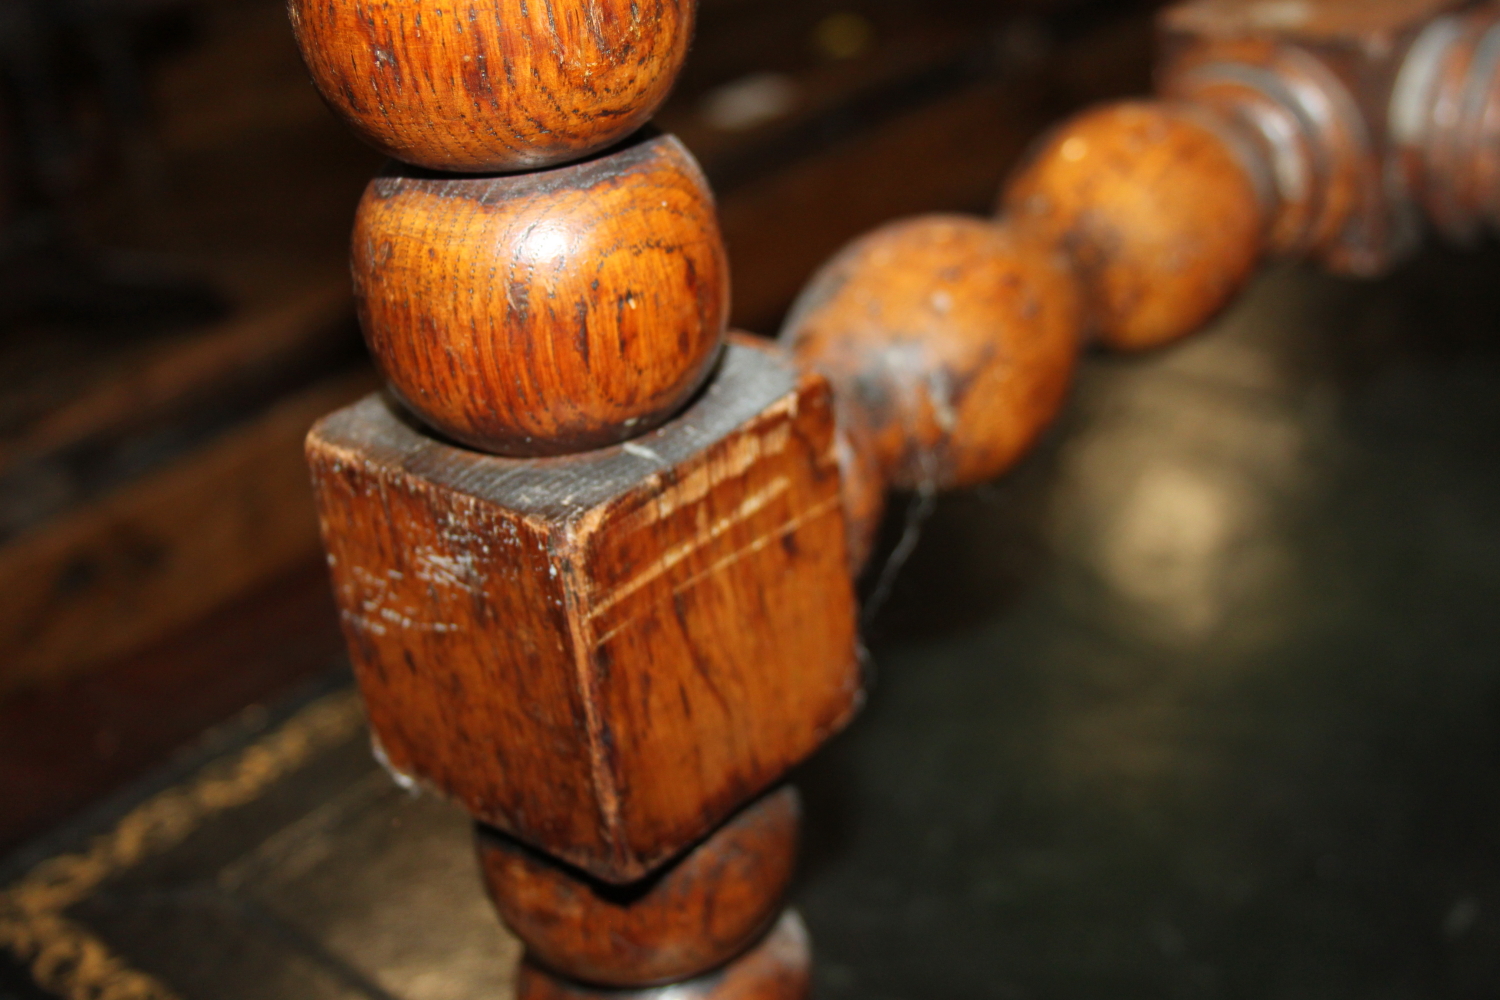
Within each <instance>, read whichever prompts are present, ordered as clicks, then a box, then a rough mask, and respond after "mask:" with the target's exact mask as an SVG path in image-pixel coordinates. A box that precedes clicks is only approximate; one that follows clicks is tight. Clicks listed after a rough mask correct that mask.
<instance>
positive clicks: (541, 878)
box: [477, 786, 802, 986]
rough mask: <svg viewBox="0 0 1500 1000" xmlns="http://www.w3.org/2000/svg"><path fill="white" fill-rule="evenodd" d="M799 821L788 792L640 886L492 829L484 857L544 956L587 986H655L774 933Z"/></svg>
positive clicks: (507, 914)
mask: <svg viewBox="0 0 1500 1000" xmlns="http://www.w3.org/2000/svg"><path fill="white" fill-rule="evenodd" d="M801 818H802V803H801V800H800V799H799V798H798V796H797V792H796V790H795V789H794V788H792V787H790V786H786V787H783V788H780V789H778V790H777V791H775V792H772V793H771V794H769V795H767V796H764V797H762V798H761V799H759V800H758V801H756V802H754V803H752V804H751V805H749V806H747V807H746V808H745V809H743V810H741V811H740V813H739V814H738V815H737V816H735V817H734V818H733V819H732V820H730V821H729V822H728V823H726V824H725V825H724V826H722V827H720V828H719V829H718V830H716V831H715V832H714V833H713V834H712V835H711V836H710V837H709V838H708V839H707V840H705V841H704V842H703V843H701V844H698V845H697V846H695V847H694V848H693V849H692V850H691V851H689V852H688V853H687V855H686V856H684V857H682V858H680V859H678V860H677V861H674V862H673V863H672V864H671V865H670V866H669V867H667V868H666V869H664V870H662V871H659V872H656V873H653V874H652V875H651V876H650V877H649V878H648V879H647V880H646V881H645V882H644V883H641V884H639V885H631V886H623V887H615V886H608V885H604V884H602V883H599V882H596V881H593V880H591V879H588V878H587V877H585V876H583V875H582V874H581V873H580V872H578V871H577V870H576V869H570V868H566V867H564V866H561V865H559V864H557V862H555V861H552V860H551V859H549V858H547V857H545V856H543V855H540V854H538V853H536V852H535V851H532V850H531V849H529V848H527V847H525V846H523V845H521V844H519V843H517V842H516V841H514V840H512V839H511V838H509V837H506V836H505V835H503V834H500V833H498V832H496V831H493V830H489V829H487V828H484V827H480V828H479V831H478V835H477V841H478V847H479V863H480V869H481V872H482V874H483V876H484V880H485V884H486V886H487V888H488V889H489V892H490V898H491V899H492V900H493V901H494V903H495V908H496V909H497V910H498V911H499V912H500V916H501V919H503V920H504V921H505V924H506V926H507V927H509V928H510V929H511V930H512V931H513V932H514V933H515V935H516V936H517V937H519V938H520V939H521V940H522V941H523V942H524V943H525V944H526V948H527V953H528V954H529V955H530V957H531V959H532V960H533V961H534V962H536V963H538V964H539V965H542V966H544V967H546V968H547V969H550V970H552V971H553V972H556V973H559V974H561V975H563V976H566V977H568V978H570V979H577V980H581V981H583V982H588V983H599V984H603V985H606V986H649V985H652V984H656V983H667V982H671V981H673V980H678V979H690V978H692V977H693V976H697V975H699V974H701V973H704V972H707V971H708V970H710V969H713V968H716V967H718V966H720V965H722V964H724V963H725V962H727V961H729V960H730V959H731V958H733V957H734V956H736V955H738V954H739V953H740V952H742V951H744V950H745V948H746V947H747V946H749V945H750V944H751V943H752V942H753V941H754V940H755V939H756V938H757V937H759V936H760V935H761V934H763V933H765V931H766V929H767V928H768V927H770V925H771V922H772V920H774V919H775V917H776V915H777V913H778V912H779V911H780V908H781V899H782V896H783V895H784V894H785V892H786V888H787V884H788V883H789V882H790V881H791V878H792V871H793V869H794V868H795V866H796V858H797V835H798V832H799V828H800V826H801Z"/></svg>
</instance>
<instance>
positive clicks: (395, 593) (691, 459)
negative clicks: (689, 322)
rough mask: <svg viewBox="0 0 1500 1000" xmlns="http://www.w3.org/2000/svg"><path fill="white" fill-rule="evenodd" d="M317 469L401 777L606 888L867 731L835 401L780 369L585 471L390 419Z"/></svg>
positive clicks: (334, 420)
mask: <svg viewBox="0 0 1500 1000" xmlns="http://www.w3.org/2000/svg"><path fill="white" fill-rule="evenodd" d="M761 345H763V346H761ZM308 454H309V459H310V462H311V465H312V469H313V477H314V482H315V485H316V488H317V490H316V491H317V495H318V501H319V509H320V514H321V519H322V526H323V536H324V540H325V543H326V545H327V547H328V551H329V561H330V566H331V568H332V573H333V577H334V581H335V588H336V595H337V598H338V602H339V605H340V608H341V611H342V616H343V621H344V627H345V630H346V632H347V634H348V638H349V642H350V648H351V653H352V657H353V660H354V663H355V667H356V671H357V673H358V676H359V680H360V684H361V687H362V689H363V693H364V695H365V700H366V704H367V705H368V708H369V715H370V723H371V726H372V728H373V730H374V733H375V736H376V738H377V740H378V741H379V745H380V746H381V747H382V749H383V752H384V754H385V757H386V759H387V760H388V761H389V763H390V764H391V766H392V767H393V768H394V769H396V770H397V771H398V772H402V773H405V774H408V775H410V776H412V778H413V779H414V780H417V781H419V782H421V783H423V784H425V785H428V786H431V787H433V788H436V789H438V790H440V791H441V792H443V793H444V794H446V795H448V796H450V797H452V798H454V799H456V800H457V801H458V802H460V803H461V804H462V805H463V806H464V807H465V808H466V809H468V810H469V812H470V813H472V814H473V815H474V816H475V817H476V818H478V819H480V820H481V821H483V822H485V823H488V824H489V825H491V826H496V827H499V828H501V829H503V830H505V831H507V832H509V833H511V834H512V835H514V836H516V837H517V838H518V839H520V840H522V841H524V842H526V843H528V844H531V845H532V846H535V847H537V848H539V849H541V850H544V851H546V852H547V853H549V854H552V855H554V856H556V857H559V858H561V859H563V860H565V861H567V862H569V863H570V864H573V865H576V866H578V867H580V868H582V869H584V870H586V871H588V872H589V873H590V874H592V875H594V876H595V877H597V878H600V879H603V880H605V881H609V882H614V883H617V884H622V883H628V882H632V881H636V880H638V879H640V878H642V877H644V876H646V875H647V874H649V873H650V872H651V871H653V870H654V869H656V868H657V867H658V866H660V865H661V864H663V863H665V862H666V861H667V860H668V859H670V858H672V857H674V856H676V855H677V854H679V853H681V852H682V851H683V850H684V849H685V848H686V847H688V846H689V845H690V844H692V843H693V842H695V841H697V840H698V839H700V838H701V837H703V836H705V835H706V834H708V833H709V832H710V831H711V830H713V829H714V828H715V827H716V826H717V825H718V824H719V823H721V822H722V821H723V820H724V819H725V818H726V817H727V816H729V815H731V814H732V813H733V812H734V811H735V810H737V809H738V808H740V807H741V806H742V805H743V804H744V803H745V801H746V800H748V799H750V798H751V797H753V796H755V795H757V794H758V793H760V792H761V791H762V790H763V789H765V788H767V787H769V786H770V785H772V784H773V783H775V782H776V781H778V780H779V779H780V778H781V777H782V776H783V775H784V774H785V773H786V771H787V770H788V769H789V768H790V767H792V766H793V765H795V764H796V763H798V762H800V761H801V760H803V759H804V758H806V757H807V756H808V755H809V754H811V753H812V752H813V751H814V750H815V749H817V748H818V746H820V745H821V744H822V743H823V742H824V740H826V739H827V738H828V737H829V736H830V735H831V734H832V733H833V732H834V731H836V730H837V729H839V728H840V727H841V726H842V725H844V723H845V722H846V721H847V720H848V719H849V718H850V717H851V716H852V714H853V713H854V711H855V709H856V707H857V706H858V703H859V699H860V676H859V665H858V659H857V657H858V654H857V644H856V640H855V600H854V594H853V588H852V584H851V582H850V579H849V573H848V569H847V567H846V560H847V556H846V552H845V529H844V517H843V511H842V506H841V502H840V494H839V476H838V467H837V461H836V456H835V454H834V428H833V413H832V404H831V400H830V394H829V390H828V386H827V384H826V382H824V381H823V379H821V378H819V377H817V376H815V375H811V374H809V373H800V372H799V371H798V369H797V368H796V367H795V365H794V364H793V363H792V361H791V359H790V358H788V357H785V356H783V354H782V353H781V352H780V351H777V350H776V349H775V348H774V346H773V345H769V344H766V343H765V342H763V341H762V342H753V341H751V340H750V339H748V338H747V339H745V340H736V341H734V342H732V343H731V346H730V347H729V349H728V351H727V352H726V354H725V358H724V362H723V364H722V365H721V366H720V368H719V371H718V374H717V376H716V377H715V379H714V381H713V382H712V383H711V384H710V386H709V387H708V388H707V389H706V390H705V391H704V392H703V393H702V394H701V395H700V396H699V397H698V399H697V400H696V401H695V402H694V403H693V405H692V406H691V407H690V408H689V409H688V410H687V411H686V412H685V413H683V414H682V416H680V417H679V418H677V419H675V420H673V421H672V422H671V423H669V424H668V425H667V426H665V427H663V428H661V429H660V430H658V431H655V432H653V433H651V434H648V435H645V436H642V437H640V438H637V439H635V440H633V441H631V442H629V443H627V444H625V445H623V446H619V447H615V448H611V449H606V450H603V451H599V452H594V453H591V454H588V455H580V456H576V457H570V458H562V459H545V460H528V461H520V460H514V459H505V458H499V457H494V456H487V455H481V454H478V453H475V452H471V451H466V450H463V449H461V448H456V447H453V446H450V445H447V444H444V443H442V442H441V441H439V440H436V439H434V438H432V437H430V436H427V435H425V434H423V433H421V432H420V431H419V430H418V429H416V428H414V427H413V426H411V425H410V423H408V422H406V421H404V420H403V419H402V418H401V416H400V415H399V413H398V412H397V411H395V410H393V409H392V407H391V406H390V404H388V403H387V402H386V401H385V400H384V399H382V398H380V397H372V398H370V399H368V400H366V401H364V402H363V403H360V404H358V405H356V406H354V407H351V408H349V409H347V410H344V411H341V412H340V413H338V414H335V415H334V416H332V417H330V418H328V419H327V420H325V421H324V422H322V423H321V424H320V425H319V426H318V427H316V428H315V429H314V431H313V433H312V435H311V437H310V439H309V447H308Z"/></svg>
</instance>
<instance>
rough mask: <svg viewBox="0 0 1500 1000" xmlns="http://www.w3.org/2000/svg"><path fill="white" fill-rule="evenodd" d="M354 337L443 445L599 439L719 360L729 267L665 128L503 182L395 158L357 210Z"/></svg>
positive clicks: (671, 406)
mask: <svg viewBox="0 0 1500 1000" xmlns="http://www.w3.org/2000/svg"><path fill="white" fill-rule="evenodd" d="M353 258H354V261H353V268H354V284H355V292H356V298H357V302H358V306H359V312H360V319H361V322H362V323H363V326H364V331H365V338H366V340H367V341H368V343H369V345H370V349H371V351H372V352H373V353H374V355H375V358H376V360H377V361H378V362H379V364H380V367H381V369H382V370H383V371H384V373H385V376H386V378H387V380H388V381H389V384H390V387H391V389H392V390H393V391H394V392H395V393H396V395H397V396H398V397H399V398H400V399H401V400H402V402H403V403H405V405H406V406H408V407H409V408H410V409H411V410H412V411H413V412H414V413H415V414H417V415H418V416H419V417H420V418H421V419H422V420H424V421H426V422H427V423H428V424H430V425H431V426H432V427H434V428H436V429H437V430H438V431H440V432H442V433H443V434H446V435H448V436H449V437H451V438H453V439H454V440H455V441H458V442H460V443H462V444H466V445H470V446H472V447H474V448H478V449H480V450H483V451H488V452H493V453H496V454H501V455H514V456H520V457H530V456H540V455H559V454H567V453H572V452H578V451H585V450H588V449H591V448H597V447H601V446H604V445H609V444H614V443H617V442H619V441H622V440H625V439H626V438H629V437H632V436H635V435H637V434H640V433H643V432H645V431H648V430H650V429H651V428H652V427H654V426H656V425H658V424H660V423H662V422H663V421H665V420H666V419H667V418H668V417H670V416H671V415H672V414H673V413H675V412H676V411H677V410H678V409H679V408H680V407H681V406H682V405H683V404H684V403H685V402H686V401H687V400H688V398H689V397H690V396H691V395H692V394H693V393H694V391H695V390H696V389H697V388H698V387H699V386H700V385H701V384H702V382H703V380H704V378H705V377H706V376H707V374H708V371H709V368H710V366H711V365H712V363H713V361H714V359H715V358H716V357H717V354H718V351H719V345H720V343H721V342H722V339H723V332H724V327H725V323H726V321H727V319H728V308H729V277H728V264H727V262H726V260H725V256H724V247H723V243H722V240H721V238H720V236H719V228H718V223H717V221H716V219H715V215H714V205H713V200H712V196H711V195H710V193H709V191H708V187H707V184H706V182H705V181H704V179H703V175H702V173H701V172H700V171H699V170H698V167H697V165H696V164H695V163H694V162H693V160H692V158H691V157H690V156H689V155H688V152H687V150H686V149H684V148H683V147H682V145H681V143H679V142H678V141H677V140H676V139H675V138H672V137H671V136H661V137H657V138H653V139H649V140H646V141H643V142H640V143H638V144H636V145H633V146H630V147H628V148H625V149H623V150H620V151H618V152H615V153H612V154H610V155H609V156H605V157H601V158H598V159H594V160H589V161H587V162H584V163H577V164H570V165H568V166H564V167H554V168H553V169H551V170H546V171H540V172H536V173H530V174H520V175H514V176H506V177H460V176H451V175H446V176H433V175H430V174H426V173H424V172H421V171H419V170H416V169H415V168H408V167H404V166H400V165H397V166H395V167H394V168H393V169H391V170H389V171H388V172H387V173H386V174H384V175H383V176H381V177H379V178H377V179H376V180H374V181H373V182H371V184H370V187H369V188H368V189H367V191H366V192H365V197H364V199H363V201H362V202H361V203H360V206H359V212H358V214H357V216H356V219H355V227H354V247H353Z"/></svg>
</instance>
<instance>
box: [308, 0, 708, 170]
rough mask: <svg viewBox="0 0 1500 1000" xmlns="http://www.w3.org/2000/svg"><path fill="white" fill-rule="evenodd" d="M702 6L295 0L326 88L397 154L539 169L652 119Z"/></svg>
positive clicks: (561, 0)
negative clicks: (698, 9) (696, 14)
mask: <svg viewBox="0 0 1500 1000" xmlns="http://www.w3.org/2000/svg"><path fill="white" fill-rule="evenodd" d="M695 8H696V5H695V3H694V2H693V0H462V2H460V0H402V2H399V3H397V2H391V0H290V3H289V4H288V9H289V11H290V13H291V18H292V26H293V28H294V30H295V31H296V35H297V42H298V44H299V45H300V47H301V49H302V54H303V58H304V60H305V61H306V63H307V67H308V70H309V71H310V72H311V74H312V78H313V82H314V83H315V84H316V85H317V87H318V90H319V91H320V92H321V93H322V94H323V97H324V99H325V100H327V101H328V103H329V104H330V105H331V106H332V107H333V109H334V110H335V111H336V112H337V113H338V114H339V115H340V116H341V117H342V118H343V119H344V120H345V121H346V122H347V123H348V124H349V125H350V126H351V127H352V128H353V129H354V130H355V131H356V132H357V133H358V134H359V135H360V136H361V137H363V138H364V139H365V140H366V141H368V142H369V143H371V144H372V145H374V146H375V147H376V148H377V149H379V150H381V151H382V152H384V153H386V154H387V155H389V156H392V157H395V158H396V159H399V160H404V161H406V162H407V163H413V164H417V165H419V166H424V167H429V168H432V169H434V170H454V171H470V172H480V171H505V170H532V169H536V168H539V167H545V166H549V165H552V164H556V163H562V162H565V161H568V160H575V159H578V158H580V157H583V156H586V155H588V154H589V153H592V152H595V151H597V150H600V149H603V148H605V147H606V146H609V145H611V144H612V143H615V142H618V141H619V140H620V139H623V138H624V137H625V136H627V135H629V134H630V133H631V132H634V131H635V130H636V129H638V128H639V127H640V126H642V125H643V124H645V123H646V121H647V120H648V119H650V117H651V115H652V114H653V113H654V112H655V111H656V109H657V107H658V106H659V105H660V104H661V102H662V101H663V100H664V99H665V98H666V96H667V94H668V92H669V91H670V90H671V89H672V84H673V82H674V81H675V80H676V78H677V73H678V71H679V70H680V69H681V67H682V61H683V58H684V57H685V56H686V55H687V49H688V43H689V42H690V40H691V38H692V33H693V19H694V12H695Z"/></svg>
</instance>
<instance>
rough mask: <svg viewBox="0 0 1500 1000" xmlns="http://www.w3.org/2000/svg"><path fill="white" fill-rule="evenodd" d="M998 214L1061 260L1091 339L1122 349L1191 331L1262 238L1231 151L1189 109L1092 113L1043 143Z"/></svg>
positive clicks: (1248, 183)
mask: <svg viewBox="0 0 1500 1000" xmlns="http://www.w3.org/2000/svg"><path fill="white" fill-rule="evenodd" d="M1003 207H1004V210H1005V211H1006V212H1007V213H1009V218H1010V221H1011V223H1012V224H1013V225H1015V226H1018V227H1023V228H1025V229H1028V230H1030V231H1032V232H1034V233H1036V234H1037V235H1038V236H1039V237H1040V238H1042V239H1044V240H1047V241H1050V242H1051V243H1052V244H1053V245H1055V246H1056V247H1058V248H1059V249H1061V250H1063V251H1064V252H1066V253H1067V254H1068V255H1069V257H1070V258H1071V259H1072V261H1073V263H1074V266H1075V268H1076V269H1077V270H1078V272H1079V274H1080V275H1081V277H1082V280H1083V284H1084V287H1085V290H1086V293H1087V297H1088V299H1089V300H1090V306H1091V310H1092V319H1093V323H1094V327H1095V333H1096V335H1097V337H1098V338H1099V340H1101V341H1102V342H1104V343H1105V344H1107V345H1109V346H1111V347H1115V348H1120V349H1126V350H1131V349H1139V348H1147V347H1154V346H1157V345H1160V344H1164V343H1167V342H1169V341H1171V340H1175V339H1177V338H1178V337H1182V336H1185V335H1186V334H1189V333H1192V332H1193V331H1195V330H1197V329H1198V328H1199V327H1201V326H1202V325H1203V324H1204V323H1206V322H1207V321H1208V320H1209V319H1211V318H1212V317H1213V316H1214V314H1215V313H1217V312H1218V310H1219V309H1220V308H1222V307H1223V306H1224V305H1225V303H1227V302H1228V301H1229V299H1230V297H1231V296H1233V295H1234V293H1236V292H1237V291H1239V289H1240V288H1241V287H1242V286H1243V285H1244V283H1245V281H1246V279H1247V278H1248V277H1249V276H1250V273H1251V271H1252V270H1253V269H1254V267H1255V265H1256V263H1257V261H1258V260H1259V258H1260V254H1261V250H1262V243H1263V238H1262V233H1263V230H1264V228H1265V220H1264V218H1263V210H1262V206H1261V204H1260V196H1259V193H1258V191H1257V189H1256V185H1255V181H1254V178H1253V176H1252V174H1251V172H1250V171H1249V169H1248V168H1247V165H1246V163H1245V162H1244V160H1243V159H1242V157H1241V154H1240V151H1239V150H1238V149H1237V148H1236V144H1235V143H1234V142H1232V141H1230V140H1229V139H1228V138H1227V137H1226V135H1225V133H1224V129H1221V128H1219V127H1215V125H1214V124H1212V119H1210V118H1209V117H1208V116H1207V115H1206V114H1203V113H1202V112H1199V111H1195V110H1194V109H1192V108H1191V107H1188V106H1180V105H1172V104H1164V103H1144V102H1127V103H1122V104H1115V105H1109V106H1106V107H1102V108H1098V109H1095V110H1093V111H1090V112H1085V113H1084V114H1083V115H1080V116H1079V117H1077V118H1075V119H1073V120H1072V121H1070V122H1068V123H1066V124H1065V125H1063V126H1062V127H1060V128H1058V129H1057V130H1055V131H1054V132H1053V133H1052V134H1051V135H1049V136H1048V137H1047V138H1046V139H1045V140H1044V141H1043V142H1042V143H1041V145H1040V146H1039V148H1038V150H1037V152H1036V153H1035V155H1034V156H1033V157H1032V158H1031V159H1030V161H1029V162H1028V163H1027V164H1026V165H1024V166H1023V167H1022V168H1021V170H1020V171H1019V172H1018V173H1017V175H1016V176H1015V177H1014V178H1013V179H1012V181H1011V183H1010V185H1009V187H1008V188H1007V190H1006V193H1005V196H1004V201H1003Z"/></svg>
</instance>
